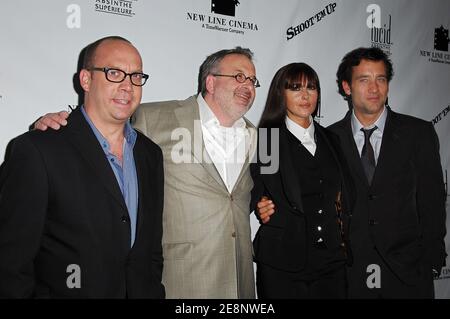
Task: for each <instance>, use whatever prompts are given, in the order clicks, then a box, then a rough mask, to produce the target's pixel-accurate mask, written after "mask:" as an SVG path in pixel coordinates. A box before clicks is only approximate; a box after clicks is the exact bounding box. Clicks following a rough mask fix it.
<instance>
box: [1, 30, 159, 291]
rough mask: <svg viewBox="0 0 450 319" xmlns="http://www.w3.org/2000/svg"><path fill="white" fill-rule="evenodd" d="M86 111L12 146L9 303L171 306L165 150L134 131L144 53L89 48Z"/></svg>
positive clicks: (4, 194) (5, 243) (5, 226)
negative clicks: (164, 302)
mask: <svg viewBox="0 0 450 319" xmlns="http://www.w3.org/2000/svg"><path fill="white" fill-rule="evenodd" d="M79 78H80V84H81V87H82V88H83V90H84V92H85V97H84V105H83V106H81V107H80V108H78V109H76V110H75V111H73V112H72V113H71V115H70V120H69V121H68V122H69V123H68V124H67V126H66V127H64V128H62V129H61V130H59V131H53V130H49V131H47V132H41V131H31V132H28V133H25V134H23V135H21V136H19V137H17V138H15V139H14V140H13V141H12V142H11V143H10V144H9V146H8V149H7V152H6V156H5V162H4V163H3V164H2V169H1V171H0V172H1V174H0V297H3V298H15V297H19V298H22V297H38V298H49V297H50V298H164V286H163V285H162V284H161V276H162V267H163V257H162V247H161V238H162V209H163V187H164V185H163V164H162V153H161V150H160V148H159V147H158V146H157V145H156V144H154V143H153V142H152V141H150V140H149V139H148V138H146V137H145V136H144V135H142V134H140V133H139V132H137V131H135V130H134V129H132V128H131V126H130V124H129V122H128V120H129V117H130V116H131V114H133V113H134V111H135V110H136V108H137V106H138V105H139V103H140V101H141V95H142V85H144V84H145V81H146V79H147V78H148V75H146V74H144V73H142V60H141V57H140V54H139V52H138V51H137V49H136V48H135V47H134V46H133V45H132V44H131V43H130V42H129V41H128V40H126V39H123V38H120V37H107V38H103V39H100V40H97V41H95V42H94V43H92V44H90V45H89V46H88V47H87V48H86V52H85V58H84V64H83V69H82V70H81V71H80V74H79Z"/></svg>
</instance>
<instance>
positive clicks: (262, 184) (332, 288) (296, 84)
mask: <svg viewBox="0 0 450 319" xmlns="http://www.w3.org/2000/svg"><path fill="white" fill-rule="evenodd" d="M319 108H320V82H319V78H318V76H317V73H316V72H315V71H314V70H313V69H312V68H311V67H310V66H309V65H307V64H305V63H291V64H288V65H286V66H284V67H282V68H281V69H279V70H278V71H277V73H276V74H275V76H274V78H273V79H272V82H271V85H270V88H269V93H268V96H267V101H266V104H265V108H264V111H263V114H262V118H261V120H260V124H259V134H260V135H259V138H260V141H259V143H258V144H259V147H260V149H259V152H258V154H259V155H261V154H270V157H271V158H274V157H275V156H279V161H278V163H279V169H278V170H277V171H276V172H275V173H273V174H265V173H264V166H267V163H264V162H263V159H264V158H263V157H261V158H258V162H257V163H255V164H252V168H251V171H252V177H253V179H254V184H255V185H254V188H253V191H252V204H251V209H252V210H253V209H255V211H256V212H258V209H257V202H258V201H260V200H261V199H262V198H263V199H264V200H268V199H270V200H272V202H273V204H274V205H275V206H276V207H275V213H274V214H273V215H271V216H270V218H268V217H265V218H264V219H265V220H264V221H263V223H262V224H261V226H260V228H259V230H258V233H257V234H256V237H255V240H254V250H255V261H256V263H257V291H258V297H259V298H289V299H293V298H308V299H309V298H345V297H346V275H345V264H346V263H347V262H349V261H350V259H351V258H350V256H349V251H348V250H347V247H348V244H347V242H346V229H347V225H348V216H349V211H350V208H349V207H350V203H351V202H352V200H350V197H351V196H349V190H350V189H351V187H352V185H351V184H349V179H348V178H347V176H348V168H347V167H346V164H345V162H344V161H343V159H342V158H343V157H342V156H341V153H340V150H339V146H338V144H339V143H338V139H337V137H336V136H335V135H334V134H332V133H331V132H329V131H328V130H326V129H325V128H323V127H322V126H320V125H319V124H318V123H317V122H315V121H314V119H313V117H314V116H315V115H316V114H317V112H318V110H319ZM264 130H269V132H264ZM266 137H267V138H268V140H265V141H264V140H263V139H265V138H266ZM276 137H278V138H279V139H277V138H276ZM277 140H278V141H279V143H277ZM277 144H278V145H277ZM263 145H270V146H271V147H270V149H262V148H265V146H263ZM273 163H274V161H272V164H273ZM264 222H265V223H264Z"/></svg>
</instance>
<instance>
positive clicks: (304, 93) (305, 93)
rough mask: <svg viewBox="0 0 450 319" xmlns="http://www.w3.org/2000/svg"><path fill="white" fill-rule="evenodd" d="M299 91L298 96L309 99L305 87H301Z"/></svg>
mask: <svg viewBox="0 0 450 319" xmlns="http://www.w3.org/2000/svg"><path fill="white" fill-rule="evenodd" d="M299 92H300V97H301V98H302V99H304V100H307V99H309V95H310V94H309V91H308V89H307V88H306V87H301V88H300V90H299Z"/></svg>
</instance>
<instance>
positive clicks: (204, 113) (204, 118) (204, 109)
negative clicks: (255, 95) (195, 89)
mask: <svg viewBox="0 0 450 319" xmlns="http://www.w3.org/2000/svg"><path fill="white" fill-rule="evenodd" d="M197 103H198V107H199V113H200V121H201V123H202V125H204V126H207V127H209V126H211V125H213V126H216V127H221V128H224V129H227V127H224V126H222V125H220V122H219V120H218V119H217V117H216V115H215V114H214V112H213V111H212V110H211V108H210V107H209V105H208V103H206V101H205V99H204V98H203V96H202V95H201V94H198V96H197ZM245 127H246V124H245V120H244V119H243V118H240V119H238V120H237V121H236V122H234V123H233V126H232V128H245Z"/></svg>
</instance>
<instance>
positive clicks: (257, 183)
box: [249, 163, 264, 220]
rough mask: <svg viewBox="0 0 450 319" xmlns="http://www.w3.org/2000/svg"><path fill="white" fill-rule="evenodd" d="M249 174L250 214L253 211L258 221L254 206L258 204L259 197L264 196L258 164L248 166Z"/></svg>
mask: <svg viewBox="0 0 450 319" xmlns="http://www.w3.org/2000/svg"><path fill="white" fill-rule="evenodd" d="M250 173H251V175H252V179H253V189H252V193H251V195H252V196H251V201H250V207H249V209H250V212H252V211H255V215H256V218H258V220H259V216H258V213H257V211H256V204H257V203H258V202H259V200H260V199H261V197H262V196H263V195H264V184H263V182H262V180H261V172H260V166H259V165H258V163H252V164H250Z"/></svg>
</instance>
